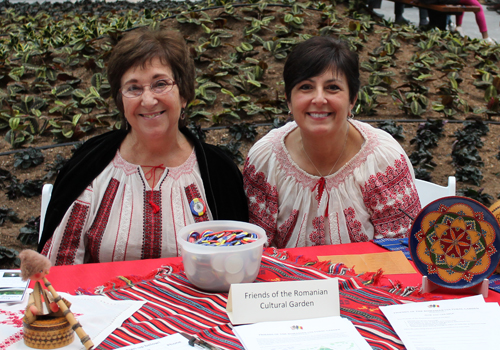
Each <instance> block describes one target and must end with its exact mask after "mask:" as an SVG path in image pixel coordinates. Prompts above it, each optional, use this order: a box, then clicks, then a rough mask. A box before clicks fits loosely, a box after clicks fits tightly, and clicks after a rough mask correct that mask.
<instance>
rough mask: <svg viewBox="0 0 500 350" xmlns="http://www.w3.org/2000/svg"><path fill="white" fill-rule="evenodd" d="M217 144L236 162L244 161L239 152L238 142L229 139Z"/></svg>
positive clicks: (241, 162)
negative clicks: (224, 142)
mask: <svg viewBox="0 0 500 350" xmlns="http://www.w3.org/2000/svg"><path fill="white" fill-rule="evenodd" d="M217 146H218V147H220V148H221V149H222V150H224V151H225V152H226V153H227V154H228V155H229V157H231V159H232V160H233V161H234V162H235V163H236V164H238V165H241V164H243V162H244V161H245V159H244V158H243V154H241V152H240V147H241V143H240V142H238V141H234V140H231V141H229V142H228V143H226V144H221V145H217Z"/></svg>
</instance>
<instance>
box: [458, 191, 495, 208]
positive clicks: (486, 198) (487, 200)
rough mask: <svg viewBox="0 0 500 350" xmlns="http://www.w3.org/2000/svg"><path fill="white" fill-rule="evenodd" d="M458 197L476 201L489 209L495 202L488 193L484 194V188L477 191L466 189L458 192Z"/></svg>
mask: <svg viewBox="0 0 500 350" xmlns="http://www.w3.org/2000/svg"><path fill="white" fill-rule="evenodd" d="M457 195H459V196H464V197H469V198H472V199H475V200H476V201H478V202H480V203H482V204H484V205H485V206H487V207H489V206H490V205H491V204H492V201H493V196H491V195H489V194H487V193H483V189H482V188H480V189H479V190H477V191H476V190H475V189H473V188H470V187H465V188H463V189H460V190H457Z"/></svg>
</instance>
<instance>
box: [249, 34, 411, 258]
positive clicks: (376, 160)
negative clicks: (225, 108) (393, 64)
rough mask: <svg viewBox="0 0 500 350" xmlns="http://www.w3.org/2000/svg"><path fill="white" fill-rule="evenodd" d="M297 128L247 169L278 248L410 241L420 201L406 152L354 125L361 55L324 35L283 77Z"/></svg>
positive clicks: (269, 138)
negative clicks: (408, 235) (376, 240)
mask: <svg viewBox="0 0 500 350" xmlns="http://www.w3.org/2000/svg"><path fill="white" fill-rule="evenodd" d="M283 76H284V81H285V94H286V99H287V102H288V107H289V110H290V114H291V115H293V118H294V121H293V122H290V123H287V124H286V125H284V126H283V127H281V128H279V129H275V130H272V131H271V132H269V133H268V134H267V135H266V136H264V137H263V138H262V139H261V140H259V141H258V142H257V143H256V144H255V145H254V146H253V147H252V149H251V150H250V152H249V154H248V158H247V161H246V164H245V168H244V171H243V178H244V183H245V191H246V193H247V197H248V201H249V211H250V222H253V223H255V224H257V225H260V226H262V227H263V228H264V229H265V230H266V232H267V234H268V241H269V243H270V244H271V245H272V246H275V247H278V248H284V247H301V246H312V245H323V244H339V243H349V242H361V241H368V240H371V239H373V238H383V237H404V236H406V233H407V231H408V228H409V227H410V226H411V220H410V219H409V218H408V217H407V216H406V215H405V214H404V213H403V212H406V213H407V214H409V215H410V216H416V215H417V214H418V212H419V210H420V202H419V199H418V195H417V191H416V188H415V184H414V173H413V168H412V166H411V163H410V161H409V159H408V157H407V156H406V154H405V152H404V150H403V149H402V148H401V146H400V145H399V144H398V142H396V141H395V140H394V139H393V138H392V137H391V136H390V135H389V134H387V133H385V132H384V131H382V130H379V129H375V128H373V127H371V126H370V125H368V124H365V123H362V122H359V121H356V120H353V119H351V117H352V112H351V110H352V109H353V107H354V104H355V103H356V100H357V94H358V90H359V86H360V81H359V63H358V57H357V55H356V53H354V52H351V51H350V50H349V48H348V46H347V44H346V43H344V42H341V41H338V40H336V39H333V38H329V37H314V38H311V39H309V40H307V41H304V42H302V43H300V44H298V45H297V46H296V47H295V49H294V50H293V51H292V52H291V54H290V55H289V57H288V59H287V61H286V63H285V68H284V72H283Z"/></svg>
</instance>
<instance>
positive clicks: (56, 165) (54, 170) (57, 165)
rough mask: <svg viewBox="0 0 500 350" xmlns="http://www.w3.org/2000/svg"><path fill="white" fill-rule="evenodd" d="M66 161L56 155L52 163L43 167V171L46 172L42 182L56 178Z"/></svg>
mask: <svg viewBox="0 0 500 350" xmlns="http://www.w3.org/2000/svg"><path fill="white" fill-rule="evenodd" d="M67 161H68V159H66V158H64V157H63V156H61V155H60V154H59V153H58V154H57V155H56V159H55V160H54V162H53V163H50V164H47V166H46V167H45V170H47V174H45V176H44V177H43V180H44V181H48V180H50V179H52V178H53V177H56V176H57V174H59V171H60V170H61V169H62V168H63V166H64V164H66V162H67Z"/></svg>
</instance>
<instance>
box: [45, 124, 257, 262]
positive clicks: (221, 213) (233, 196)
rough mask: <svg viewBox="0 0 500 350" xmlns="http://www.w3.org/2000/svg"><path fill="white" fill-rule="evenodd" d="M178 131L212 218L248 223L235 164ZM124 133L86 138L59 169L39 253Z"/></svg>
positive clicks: (187, 134) (245, 202)
mask: <svg viewBox="0 0 500 350" xmlns="http://www.w3.org/2000/svg"><path fill="white" fill-rule="evenodd" d="M181 132H182V133H183V134H184V135H185V136H186V137H187V138H188V139H189V140H190V141H191V142H193V144H194V148H195V153H196V159H197V161H198V165H199V168H200V172H201V178H202V180H203V187H204V189H205V195H206V197H207V201H208V206H209V208H210V211H211V212H212V215H213V218H214V220H239V221H246V222H248V205H247V199H246V196H245V192H244V190H243V177H242V175H241V172H240V170H239V169H238V167H237V166H236V164H234V162H233V161H232V160H231V159H230V158H229V156H228V155H226V154H225V153H224V151H223V150H221V149H220V148H219V147H216V146H213V145H209V144H206V143H202V142H200V141H199V140H198V139H197V138H196V137H194V136H193V134H191V132H190V131H189V130H188V129H187V128H182V129H181ZM126 135H127V132H126V131H124V130H117V131H111V132H108V133H105V134H103V135H100V136H96V137H93V138H91V139H89V140H88V141H87V142H85V143H84V144H83V145H82V146H81V147H80V148H79V149H78V150H77V151H76V152H75V154H74V155H73V157H72V158H71V159H70V160H69V161H68V162H67V163H66V164H65V166H64V167H63V168H62V169H61V172H60V173H59V175H58V176H57V179H56V181H55V183H54V188H53V190H52V196H51V199H50V202H49V206H48V208H47V213H46V215H45V223H44V226H43V232H42V236H41V238H40V242H39V243H38V251H39V252H41V251H42V249H43V247H44V246H45V243H46V242H47V241H48V240H49V239H50V238H51V237H52V235H53V234H54V231H55V229H56V228H57V226H59V224H60V222H61V220H62V218H63V217H64V214H65V213H66V211H67V210H68V208H69V207H70V206H71V204H72V203H73V202H74V201H75V200H76V199H77V198H78V197H79V196H80V194H81V193H82V192H83V191H84V190H85V189H86V188H87V186H88V185H89V184H90V183H91V182H92V181H93V180H94V179H95V178H96V177H97V176H98V175H99V174H100V173H101V172H102V171H103V170H104V168H106V166H107V165H108V164H109V163H110V162H111V161H112V160H113V158H114V157H115V154H116V151H117V150H118V148H119V147H120V145H121V143H122V141H123V140H124V139H125V136H126Z"/></svg>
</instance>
